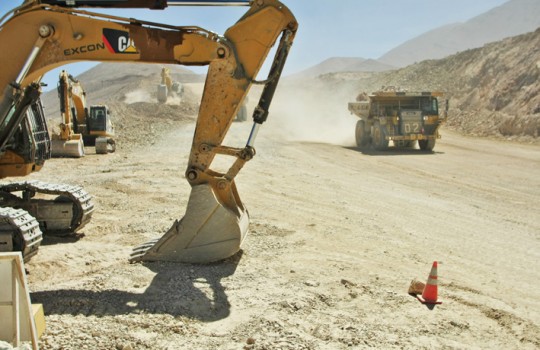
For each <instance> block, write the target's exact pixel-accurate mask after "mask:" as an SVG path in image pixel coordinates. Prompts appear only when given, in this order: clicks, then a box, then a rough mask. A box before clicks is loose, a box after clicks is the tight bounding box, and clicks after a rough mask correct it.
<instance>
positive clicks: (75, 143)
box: [51, 138, 84, 158]
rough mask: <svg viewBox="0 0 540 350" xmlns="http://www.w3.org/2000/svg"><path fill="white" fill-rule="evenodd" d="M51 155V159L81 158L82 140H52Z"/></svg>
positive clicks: (82, 150)
mask: <svg viewBox="0 0 540 350" xmlns="http://www.w3.org/2000/svg"><path fill="white" fill-rule="evenodd" d="M51 155H52V156H53V157H70V158H81V157H83V156H84V144H83V140H82V138H81V139H75V140H52V142H51Z"/></svg>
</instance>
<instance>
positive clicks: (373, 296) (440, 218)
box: [27, 122, 540, 349]
mask: <svg viewBox="0 0 540 350" xmlns="http://www.w3.org/2000/svg"><path fill="white" fill-rule="evenodd" d="M249 124H250V123H235V124H234V125H233V127H232V129H231V133H230V134H231V136H230V138H229V143H228V145H233V146H241V145H242V144H243V142H244V140H245V139H246V138H247V135H248V132H249V127H250V125H249ZM168 130H169V131H168V133H167V134H164V135H163V137H162V138H161V139H159V140H155V141H154V142H150V143H149V144H145V145H142V146H138V147H129V148H126V149H125V150H123V149H122V145H121V144H120V145H119V149H118V151H117V152H116V153H114V154H110V155H107V156H97V155H94V154H89V155H87V157H85V158H84V159H79V160H74V159H54V160H51V161H49V162H48V163H47V164H46V167H45V168H44V169H43V170H42V171H41V172H40V173H37V174H34V175H32V176H31V178H33V179H43V180H46V181H50V182H52V181H55V182H68V183H78V184H81V185H83V186H84V187H85V189H86V190H87V191H89V192H90V193H92V194H93V195H94V196H95V201H96V205H97V211H96V213H95V215H94V217H93V222H92V223H91V224H89V225H87V226H86V227H85V228H84V230H83V231H84V232H83V233H82V235H81V236H80V237H77V238H69V239H59V238H48V239H47V240H46V242H45V244H44V245H43V246H42V247H41V248H40V252H39V254H38V255H37V256H36V257H35V258H34V259H32V260H31V261H30V262H29V263H28V264H27V269H28V270H29V272H30V275H29V282H30V285H31V289H32V291H33V293H32V300H33V302H41V303H43V304H44V308H45V312H46V315H47V316H46V317H47V331H46V333H45V334H44V336H43V338H42V340H41V346H42V348H43V349H346V348H347V349H350V348H358V349H361V348H385V349H387V348H426V349H428V348H429V349H432V348H485V349H488V348H489V349H493V348H506V349H508V348H523V349H537V348H539V347H540V327H539V326H538V325H539V324H540V289H539V288H538V286H539V282H538V281H539V279H540V272H539V270H538V268H537V265H538V263H539V262H540V209H539V207H538V203H540V152H539V151H540V148H539V147H538V146H528V145H519V144H511V143H503V142H498V141H490V140H480V139H470V138H465V137H462V136H459V135H457V134H453V133H451V132H449V131H447V130H443V131H442V134H443V139H441V140H440V141H439V142H438V144H437V146H436V147H435V152H434V153H421V152H420V151H418V150H410V151H404V152H394V151H388V152H381V153H368V154H365V153H362V152H360V151H358V150H357V149H355V148H354V147H352V145H351V147H349V146H347V145H331V144H324V143H306V142H294V141H287V140H283V139H281V138H280V136H279V135H280V134H279V130H278V128H276V127H275V126H272V125H270V127H269V128H267V129H265V128H263V129H262V131H261V132H260V134H259V139H258V140H257V142H256V147H257V150H258V154H257V156H256V157H255V159H254V160H253V161H251V162H250V163H248V164H247V165H246V167H245V168H244V170H243V171H242V172H241V173H240V175H239V176H238V178H237V185H238V188H239V192H240V196H241V198H242V199H243V201H244V202H245V204H246V205H247V207H248V208H249V210H250V215H251V226H250V227H251V229H250V234H249V235H248V238H247V240H246V241H245V244H244V247H243V252H242V254H239V255H238V256H236V257H235V258H233V259H230V260H229V261H226V262H223V263H220V264H212V265H205V266H197V265H178V264H169V263H148V264H129V263H128V261H127V258H128V256H129V253H130V251H131V249H132V247H133V246H135V245H137V244H139V243H142V242H145V241H147V240H149V239H151V238H156V237H158V236H160V235H161V234H162V233H164V232H165V231H166V230H167V229H168V228H169V226H170V225H171V224H172V222H173V220H174V219H179V218H180V217H181V216H182V214H183V211H184V209H185V206H186V204H187V198H188V195H189V186H188V184H187V182H186V181H185V179H184V178H183V172H184V170H185V166H186V163H187V156H188V152H189V147H190V143H191V134H192V130H193V124H192V123H187V124H186V123H185V122H184V123H180V122H178V123H176V122H171V123H170V125H168ZM352 132H353V130H352V129H351V133H352ZM89 153H90V151H89ZM434 260H437V261H441V262H442V263H441V264H440V265H439V280H440V286H439V299H440V300H442V302H443V304H442V305H437V306H436V307H435V308H434V309H432V310H430V309H428V308H426V307H425V306H424V305H422V304H420V303H419V302H418V301H417V300H416V299H414V298H413V297H411V296H409V295H408V294H407V288H408V285H409V283H410V281H411V280H412V279H413V278H417V279H420V280H425V279H427V276H428V273H429V270H430V267H431V263H432V262H433V261H434Z"/></svg>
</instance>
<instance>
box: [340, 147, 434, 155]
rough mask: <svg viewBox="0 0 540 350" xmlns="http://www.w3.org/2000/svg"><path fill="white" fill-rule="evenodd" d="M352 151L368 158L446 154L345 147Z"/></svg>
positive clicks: (402, 149) (405, 149)
mask: <svg viewBox="0 0 540 350" xmlns="http://www.w3.org/2000/svg"><path fill="white" fill-rule="evenodd" d="M343 148H345V149H348V150H350V151H355V152H360V153H362V154H365V155H367V156H377V157H380V156H402V155H433V154H444V152H436V151H422V150H421V149H415V148H394V147H390V148H388V149H387V150H384V151H376V150H374V149H372V148H358V147H343Z"/></svg>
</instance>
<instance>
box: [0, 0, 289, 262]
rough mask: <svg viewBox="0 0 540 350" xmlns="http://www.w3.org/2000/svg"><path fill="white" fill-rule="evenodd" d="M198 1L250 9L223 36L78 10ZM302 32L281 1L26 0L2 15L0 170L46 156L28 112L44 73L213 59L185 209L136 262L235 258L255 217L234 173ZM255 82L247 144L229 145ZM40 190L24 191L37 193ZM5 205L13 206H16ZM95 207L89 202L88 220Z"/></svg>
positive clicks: (26, 170) (11, 230)
mask: <svg viewBox="0 0 540 350" xmlns="http://www.w3.org/2000/svg"><path fill="white" fill-rule="evenodd" d="M194 4H199V5H200V4H204V5H244V6H248V7H249V8H248V10H247V12H246V13H245V14H244V15H243V16H242V17H241V18H240V19H239V20H238V21H237V22H236V23H235V24H234V25H233V26H231V27H230V28H229V29H228V30H227V31H226V32H225V34H224V35H218V34H215V33H213V32H210V31H208V30H205V29H203V28H200V27H195V26H187V27H177V26H171V25H164V24H158V23H151V22H145V21H140V20H136V19H132V18H129V19H128V18H121V17H116V16H109V15H104V14H97V13H92V12H88V11H83V10H80V9H77V8H76V7H92V6H99V7H118V8H150V9H164V8H166V7H167V6H173V5H194ZM296 30H297V22H296V20H295V18H294V16H293V15H292V13H291V12H290V11H289V9H288V8H287V7H286V6H284V5H283V4H282V3H280V2H279V1H277V0H255V1H248V0H243V1H242V0H239V1H225V0H221V1H172V0H168V1H167V0H129V1H125V0H109V1H94V0H80V1H59V0H27V1H26V2H24V3H23V4H22V5H21V6H19V7H17V8H15V9H14V10H13V11H12V12H10V13H9V14H8V15H6V16H4V18H2V19H1V20H0V51H1V52H9V53H10V54H9V55H7V54H6V55H3V56H2V57H1V58H0V62H1V63H2V70H1V71H0V89H2V90H1V93H2V95H0V177H1V178H5V177H9V176H24V175H28V174H30V173H32V172H34V171H38V170H39V169H40V168H41V167H42V166H43V164H44V162H45V160H46V159H47V158H48V151H49V149H50V140H48V139H45V140H43V141H42V142H40V141H39V140H38V136H39V135H40V130H43V129H45V130H46V125H45V120H44V118H42V117H41V118H32V117H31V116H30V114H31V113H29V111H32V110H34V109H35V108H37V107H36V106H39V94H40V85H39V82H40V79H41V77H42V76H43V74H45V73H46V72H47V71H49V70H51V69H53V68H55V67H58V66H61V65H64V64H67V63H70V62H74V61H83V60H91V61H110V62H115V61H120V62H121V61H124V62H125V61H131V62H147V63H156V64H182V65H209V68H208V74H207V78H206V83H205V87H204V92H203V96H202V100H201V105H200V110H199V115H198V118H197V122H196V128H195V133H194V137H193V143H192V147H191V152H190V156H189V161H188V164H187V170H186V179H187V180H188V182H189V184H190V185H191V187H192V189H191V194H190V197H189V201H188V205H187V209H186V213H185V215H184V217H183V218H182V219H181V220H179V221H176V222H175V223H173V225H172V227H171V228H170V230H169V231H168V232H166V233H165V234H164V235H163V236H162V237H161V238H159V239H157V240H155V241H152V242H148V243H147V244H144V245H142V246H140V247H137V248H136V249H135V250H134V252H133V253H132V256H131V260H132V261H141V260H146V261H153V260H166V261H178V262H195V263H205V262H212V261H217V260H221V259H225V258H227V257H230V256H232V255H234V254H235V253H236V252H238V251H239V249H240V245H241V243H242V241H243V239H244V238H245V236H246V234H247V231H248V225H249V216H248V212H247V209H246V207H245V206H244V204H243V203H242V201H241V200H240V196H239V194H238V192H237V190H236V185H235V177H236V175H237V174H238V173H239V171H240V170H241V169H242V167H243V166H244V164H245V163H246V162H247V161H249V160H250V159H252V158H253V157H254V155H255V149H254V142H255V138H256V136H257V133H258V131H259V128H260V126H261V125H262V123H264V122H265V121H266V119H267V117H268V113H269V107H270V104H271V101H272V98H273V95H274V92H275V90H276V87H277V85H278V81H279V78H280V76H281V72H282V70H283V67H284V64H285V60H286V57H287V55H288V52H289V50H290V47H291V45H292V42H293V39H294V36H295V33H296ZM279 37H281V38H280V39H279V45H278V46H277V48H276V52H275V57H274V60H273V62H272V65H271V68H270V71H269V74H268V77H267V79H266V80H264V81H262V82H258V81H256V77H257V74H258V72H259V70H260V68H261V66H262V65H263V63H264V60H265V59H266V57H267V55H268V54H269V52H270V50H271V48H272V46H273V45H274V44H275V43H276V42H277V41H278V38H279ZM254 83H259V84H263V85H264V88H263V90H262V93H261V97H260V100H259V103H258V105H257V107H256V108H255V110H254V113H253V121H254V124H253V128H252V131H251V133H250V135H249V136H248V138H247V142H246V145H245V147H242V148H235V147H230V146H225V145H223V144H222V142H223V140H224V138H225V136H226V134H227V131H228V129H229V127H230V126H231V124H232V122H233V119H234V117H235V116H236V114H237V112H238V110H239V108H240V106H242V103H243V101H244V99H245V96H246V95H247V93H248V91H249V89H250V87H251V86H252V84H254ZM218 154H219V155H226V156H230V157H233V158H234V161H233V162H232V165H231V166H230V168H229V169H228V170H227V171H226V172H218V171H215V170H213V169H212V168H211V165H212V161H213V160H214V157H215V156H216V155H218ZM8 186H10V185H4V186H3V187H4V188H6V187H8ZM37 187H38V188H41V187H46V185H45V184H43V185H42V186H37ZM33 193H35V190H31V191H28V193H27V194H26V195H24V196H23V197H26V198H28V199H29V200H30V201H31V197H32V194H33ZM32 203H35V201H34V202H32ZM3 204H4V203H3ZM4 207H5V208H6V209H7V210H14V209H13V207H15V205H11V204H9V203H5V205H4ZM83 209H84V208H83ZM92 209H93V207H92ZM88 213H89V210H86V211H84V210H83V219H82V221H84V220H85V218H89V215H88ZM4 221H6V222H7V220H4ZM79 221H81V220H79ZM19 226H20V225H11V226H9V227H7V228H6V230H7V231H6V232H8V234H4V236H6V235H10V236H11V237H12V239H13V241H17V240H18V241H22V243H21V245H23V247H19V249H20V250H23V251H25V247H24V245H25V244H26V245H30V244H31V243H32V242H30V240H29V239H27V238H25V237H26V236H25V235H24V234H21V233H20V232H19V231H20V230H19V228H20V227H19ZM21 237H22V238H21ZM36 240H37V239H36ZM37 245H38V244H37V243H35V244H34V245H33V247H36V246H37ZM35 249H37V248H35ZM26 250H28V249H26Z"/></svg>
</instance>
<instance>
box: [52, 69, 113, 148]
mask: <svg viewBox="0 0 540 350" xmlns="http://www.w3.org/2000/svg"><path fill="white" fill-rule="evenodd" d="M57 90H58V98H59V100H60V114H61V116H62V122H61V123H60V133H59V134H58V135H56V134H53V137H52V156H53V157H75V158H80V157H82V156H84V146H95V147H96V153H97V154H107V153H109V152H114V151H115V149H116V144H115V141H114V139H113V137H114V127H113V125H112V122H111V117H110V111H109V108H108V107H107V106H103V105H94V106H90V108H88V106H87V105H86V91H84V89H83V87H82V85H81V83H80V82H79V81H78V80H77V79H75V78H74V77H73V76H72V75H70V74H68V73H67V72H66V71H65V70H63V71H62V72H60V77H59V81H58V89H57Z"/></svg>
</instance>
